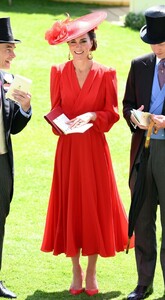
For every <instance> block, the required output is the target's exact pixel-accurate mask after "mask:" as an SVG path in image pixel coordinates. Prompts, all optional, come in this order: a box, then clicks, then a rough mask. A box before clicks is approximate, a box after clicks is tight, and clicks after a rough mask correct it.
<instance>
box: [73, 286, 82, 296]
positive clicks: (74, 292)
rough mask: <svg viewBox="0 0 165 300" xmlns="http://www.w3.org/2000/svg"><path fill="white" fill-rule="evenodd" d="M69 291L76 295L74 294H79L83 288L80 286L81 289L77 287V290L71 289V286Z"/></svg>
mask: <svg viewBox="0 0 165 300" xmlns="http://www.w3.org/2000/svg"><path fill="white" fill-rule="evenodd" d="M69 292H70V294H72V295H73V296H76V295H79V294H81V293H83V292H84V289H83V288H82V289H79V290H75V289H73V288H70V290H69Z"/></svg>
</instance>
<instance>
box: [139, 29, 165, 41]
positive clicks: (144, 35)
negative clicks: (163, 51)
mask: <svg viewBox="0 0 165 300" xmlns="http://www.w3.org/2000/svg"><path fill="white" fill-rule="evenodd" d="M140 37H141V39H142V40H143V42H145V43H147V44H151V45H154V44H161V43H163V42H164V41H165V40H164V39H159V38H158V39H151V38H149V37H148V35H147V25H144V26H143V27H142V28H141V30H140Z"/></svg>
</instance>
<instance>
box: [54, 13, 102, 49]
mask: <svg viewBox="0 0 165 300" xmlns="http://www.w3.org/2000/svg"><path fill="white" fill-rule="evenodd" d="M106 17H107V13H106V12H105V11H97V12H94V13H90V14H87V15H85V16H82V17H80V18H77V19H75V20H72V21H70V23H69V24H68V25H67V26H66V27H67V30H68V34H67V35H66V36H65V37H64V38H61V39H60V40H57V41H55V42H54V43H53V45H59V44H62V43H66V42H69V41H71V40H73V39H76V38H78V37H79V36H81V35H84V34H85V33H87V32H89V31H91V30H93V29H95V28H96V27H97V26H98V25H99V24H100V23H101V22H103V21H104V20H105V19H106Z"/></svg>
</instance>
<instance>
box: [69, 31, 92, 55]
mask: <svg viewBox="0 0 165 300" xmlns="http://www.w3.org/2000/svg"><path fill="white" fill-rule="evenodd" d="M92 44H93V42H92V41H91V40H90V38H89V35H88V34H87V33H86V34H83V35H81V36H80V37H78V38H76V39H73V40H71V41H70V42H68V46H69V50H70V53H71V54H72V56H73V59H74V60H83V59H86V58H87V56H88V54H89V51H90V49H91V48H92Z"/></svg>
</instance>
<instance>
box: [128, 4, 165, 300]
mask: <svg viewBox="0 0 165 300" xmlns="http://www.w3.org/2000/svg"><path fill="white" fill-rule="evenodd" d="M145 18H146V25H145V26H143V28H142V29H141V31H140V36H141V39H142V40H143V41H144V42H145V43H148V44H150V46H151V49H152V52H153V53H151V54H148V55H145V56H143V57H139V58H137V59H134V60H133V61H132V63H131V68H130V71H129V75H128V79H127V84H126V89H125V95H124V99H123V115H124V118H125V119H126V121H127V123H128V126H129V127H130V130H131V132H132V141H131V151H130V177H129V186H130V189H131V194H132V193H133V189H134V184H135V182H136V178H137V172H138V169H139V164H140V158H141V154H142V151H143V148H144V141H145V135H146V130H147V126H142V125H141V124H140V123H139V122H137V120H136V119H135V118H134V116H133V114H132V113H131V110H132V109H139V110H143V111H147V112H148V111H149V112H150V113H151V119H152V120H153V121H154V123H155V128H156V129H157V131H158V133H157V134H154V133H152V135H151V141H150V155H149V159H148V165H147V170H146V172H147V173H146V185H145V189H147V193H146V197H145V198H144V199H143V202H144V203H143V206H142V209H141V211H140V214H139V216H138V219H137V221H136V226H135V256H136V264H137V272H138V283H137V287H136V288H135V290H134V291H133V292H132V293H130V294H129V295H128V298H127V299H134V300H138V299H144V298H146V297H147V296H148V295H150V294H151V293H152V292H153V279H154V272H155V266H156V257H157V246H156V224H155V223H156V211H157V205H158V204H159V205H160V214H161V226H162V240H161V251H160V260H161V267H162V272H163V278H164V284H165V101H164V100H165V5H160V6H155V7H151V8H149V9H148V10H146V12H145ZM159 69H161V71H160V72H161V74H160V72H159ZM159 74H160V75H161V79H160V78H159Z"/></svg>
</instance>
